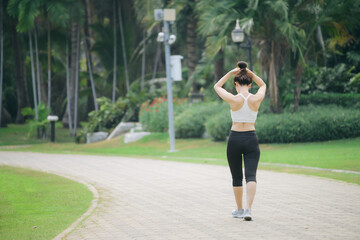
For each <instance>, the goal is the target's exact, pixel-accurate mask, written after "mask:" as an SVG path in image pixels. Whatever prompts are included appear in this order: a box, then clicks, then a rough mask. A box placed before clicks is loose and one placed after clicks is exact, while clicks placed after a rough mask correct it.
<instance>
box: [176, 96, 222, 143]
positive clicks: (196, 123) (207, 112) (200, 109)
mask: <svg viewBox="0 0 360 240" xmlns="http://www.w3.org/2000/svg"><path fill="white" fill-rule="evenodd" d="M221 107H222V104H220V103H218V102H213V103H198V104H189V106H188V108H186V109H185V110H184V112H182V113H180V114H179V115H178V116H176V118H175V136H176V138H199V137H202V135H203V134H204V132H205V122H206V121H207V119H209V118H210V117H212V116H213V115H215V114H216V113H217V112H218V109H221Z"/></svg>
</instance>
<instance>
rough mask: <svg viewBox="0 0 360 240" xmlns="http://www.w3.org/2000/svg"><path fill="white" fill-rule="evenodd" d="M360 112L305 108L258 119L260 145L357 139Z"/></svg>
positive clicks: (359, 131)
mask: <svg viewBox="0 0 360 240" xmlns="http://www.w3.org/2000/svg"><path fill="white" fill-rule="evenodd" d="M359 124H360V111H353V110H351V109H344V108H341V107H336V106H328V107H326V108H324V107H321V106H316V107H314V106H307V107H303V108H301V109H299V111H298V112H296V113H283V114H280V115H276V114H264V115H260V116H259V119H258V121H257V123H256V132H257V135H258V138H259V142H261V143H288V142H313V141H327V140H334V139H341V138H350V137H358V136H360V125H359Z"/></svg>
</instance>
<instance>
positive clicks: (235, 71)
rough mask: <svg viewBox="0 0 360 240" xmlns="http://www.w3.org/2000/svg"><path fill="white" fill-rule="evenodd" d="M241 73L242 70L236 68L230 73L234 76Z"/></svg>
mask: <svg viewBox="0 0 360 240" xmlns="http://www.w3.org/2000/svg"><path fill="white" fill-rule="evenodd" d="M239 72H240V68H238V67H236V68H234V69H233V70H231V71H230V72H229V73H231V74H232V75H236V74H238V73H239Z"/></svg>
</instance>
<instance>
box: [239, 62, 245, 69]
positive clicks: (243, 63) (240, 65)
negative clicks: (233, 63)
mask: <svg viewBox="0 0 360 240" xmlns="http://www.w3.org/2000/svg"><path fill="white" fill-rule="evenodd" d="M237 65H238V67H239V68H240V69H246V68H247V63H246V62H244V61H239V62H238V63H237Z"/></svg>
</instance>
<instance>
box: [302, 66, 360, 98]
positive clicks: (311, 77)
mask: <svg viewBox="0 0 360 240" xmlns="http://www.w3.org/2000/svg"><path fill="white" fill-rule="evenodd" d="M354 69H355V67H354V66H350V65H346V64H344V63H339V64H337V65H335V66H334V67H319V66H314V67H307V68H305V71H304V75H303V78H302V84H301V89H302V92H304V93H307V94H309V93H323V92H329V93H330V92H331V93H349V92H356V91H357V90H359V89H358V87H356V86H353V85H352V84H350V80H351V79H352V78H353V77H354V76H355V75H356V73H354Z"/></svg>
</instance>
